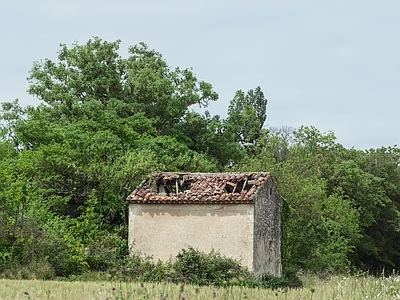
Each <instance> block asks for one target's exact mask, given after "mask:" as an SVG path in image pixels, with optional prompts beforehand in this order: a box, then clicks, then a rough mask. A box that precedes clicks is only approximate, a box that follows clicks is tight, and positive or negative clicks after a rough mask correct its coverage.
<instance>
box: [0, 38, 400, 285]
mask: <svg viewBox="0 0 400 300" xmlns="http://www.w3.org/2000/svg"><path fill="white" fill-rule="evenodd" d="M119 46H120V41H116V42H106V41H103V40H101V39H99V38H93V39H91V40H89V41H88V42H87V43H86V44H83V45H79V44H77V43H76V44H73V45H72V47H70V48H69V47H67V46H66V45H61V47H60V50H59V52H58V60H57V61H52V60H49V59H45V60H43V61H40V62H37V63H35V64H34V65H33V68H32V70H31V72H30V73H29V78H28V80H29V83H30V87H29V91H28V92H29V93H30V94H31V95H33V96H35V97H37V98H38V99H39V100H40V102H41V104H40V105H38V106H36V107H32V106H27V107H21V106H20V105H19V103H18V101H17V100H15V101H13V102H2V103H1V110H0V124H1V125H0V273H2V274H3V276H11V275H7V274H12V273H13V272H17V271H16V270H20V272H21V274H22V273H24V274H25V275H21V277H24V276H25V277H29V276H31V275H30V273H31V272H33V270H35V269H38V268H37V266H43V268H44V269H45V270H46V271H44V270H43V272H42V275H41V276H40V277H42V278H52V277H53V276H58V277H66V278H68V277H71V276H80V275H81V274H86V273H87V272H93V271H95V272H111V270H114V269H115V268H116V266H121V265H123V264H125V265H126V266H127V265H128V262H126V263H123V261H124V260H126V258H127V255H128V246H127V230H126V228H127V205H126V203H125V201H124V199H125V198H126V196H127V195H128V194H129V193H130V192H131V191H132V190H133V189H134V188H135V187H136V185H137V184H138V183H139V182H140V181H141V180H142V179H143V178H144V176H146V175H147V174H149V173H150V172H152V171H155V170H159V171H191V172H197V171H199V172H211V171H227V170H229V171H270V172H272V174H273V175H274V177H275V179H276V182H277V185H278V190H279V193H280V194H281V195H282V196H283V198H284V199H285V207H284V208H285V209H284V218H283V219H284V222H283V228H282V232H283V236H282V243H283V244H282V250H283V257H282V259H283V268H284V270H299V269H300V270H305V271H307V272H324V273H327V274H329V273H331V274H332V273H344V272H349V271H350V272H352V271H356V270H368V271H371V272H375V273H380V272H381V271H382V270H385V271H387V272H391V270H393V269H399V266H400V243H398V240H399V238H400V225H399V224H400V168H399V162H400V149H399V148H397V146H393V147H382V148H378V149H368V150H365V151H362V150H356V149H346V148H344V147H343V146H342V145H340V144H339V143H337V141H336V137H335V136H334V133H333V132H327V133H322V132H320V131H319V130H318V129H317V128H315V127H305V126H302V127H300V128H297V129H291V128H278V129H276V128H268V127H265V126H264V123H265V120H266V117H267V114H266V107H267V100H266V98H265V97H264V94H263V92H262V90H261V88H260V87H256V88H255V89H252V90H249V91H247V92H243V91H241V90H239V91H237V93H236V94H235V95H234V97H233V99H232V101H231V102H230V105H229V107H228V108H227V111H228V116H227V118H226V119H223V118H221V117H220V116H218V115H216V116H212V115H211V114H210V113H209V112H207V111H206V112H205V113H199V112H196V111H195V110H193V107H194V105H200V106H202V107H206V106H207V105H208V103H209V102H210V101H216V100H217V99H218V94H217V93H216V92H215V91H214V90H213V87H212V85H211V84H210V83H207V82H205V81H201V80H198V79H197V78H196V76H195V74H194V72H193V70H191V69H181V68H171V67H169V66H168V64H167V62H166V60H165V59H164V58H163V57H162V55H161V54H160V53H158V52H157V51H155V50H152V49H149V48H148V47H147V45H145V44H143V43H141V44H138V45H135V46H132V47H130V48H129V54H128V57H127V58H123V57H121V56H120V55H119V53H118V50H119ZM171 239H173V237H171ZM137 259H139V258H137ZM192 259H195V257H192ZM130 263H132V264H133V263H134V262H130ZM143 264H144V265H145V264H146V263H145V262H141V261H137V262H136V267H137V268H139V267H140V268H142V267H143V266H144V265H143ZM35 266H36V267H35ZM149 268H150V267H149ZM151 268H154V269H153V270H152V273H154V274H158V273H157V272H161V271H162V269H163V267H162V266H157V265H154V266H152V267H151ZM39 269H40V268H39ZM176 270H177V273H176V274H174V276H178V275H179V276H181V280H189V279H188V278H187V277H190V276H188V274H187V273H185V272H186V271H184V270H185V269H182V270H180V269H179V268H178V266H177V269H176ZM178 270H180V271H178ZM203 271H204V272H205V273H202V274H201V275H200V274H197V275H196V276H197V279H196V280H198V282H197V284H203V282H204V284H205V283H206V282H207V280H210V278H209V277H208V276H209V275H211V274H212V272H211V270H208V271H207V270H203ZM18 272H19V271H18ZM145 273H146V272H141V273H140V274H141V276H144V274H145ZM44 274H46V275H44ZM207 274H208V275H207ZM164 275H165V274H164V273H162V272H161V273H160V274H159V276H160V278H161V277H163V276H164ZM151 276H153V275H151ZM154 276H155V275H154ZM157 276H158V275H157ZM191 276H195V275H191ZM224 276H228V275H224ZM172 277H173V276H172V274H171V278H172ZM234 278H236V279H237V280H239V281H240V279H239V277H234ZM231 279H232V278H231V277H229V276H228V277H225V278H224V277H223V276H222V275H220V280H221V284H222V283H223V282H230V280H231ZM190 280H194V278H192V279H190ZM266 280H267V281H268V280H269V279H266Z"/></svg>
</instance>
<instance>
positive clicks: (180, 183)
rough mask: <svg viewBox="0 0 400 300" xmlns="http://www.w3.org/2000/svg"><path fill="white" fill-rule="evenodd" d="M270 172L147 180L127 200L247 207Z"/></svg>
mask: <svg viewBox="0 0 400 300" xmlns="http://www.w3.org/2000/svg"><path fill="white" fill-rule="evenodd" d="M270 177H271V175H270V173H269V172H248V173H239V172H232V173H178V172H158V173H154V174H152V175H150V176H148V177H147V178H146V179H145V180H143V181H142V183H141V184H140V185H139V186H138V187H137V188H136V189H135V190H134V191H133V192H132V193H131V194H130V195H129V196H128V198H127V201H128V202H129V203H136V204H139V203H140V204H200V203H204V204H221V203H222V204H228V203H229V204H244V203H253V202H254V197H255V195H256V193H255V192H256V191H257V190H258V188H259V187H260V186H261V185H262V184H263V183H265V182H266V181H267V180H268V179H270Z"/></svg>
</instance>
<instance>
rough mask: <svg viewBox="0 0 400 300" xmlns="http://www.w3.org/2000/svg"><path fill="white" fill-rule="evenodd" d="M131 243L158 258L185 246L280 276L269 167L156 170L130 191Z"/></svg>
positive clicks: (276, 202) (278, 200) (277, 209)
mask: <svg viewBox="0 0 400 300" xmlns="http://www.w3.org/2000/svg"><path fill="white" fill-rule="evenodd" d="M127 201H128V203H129V244H130V245H132V248H133V249H134V251H138V252H140V253H143V254H146V255H151V256H153V258H154V259H156V260H157V259H160V260H162V261H166V260H168V259H169V258H170V257H174V256H175V255H176V254H178V252H180V251H181V250H182V249H187V248H188V247H189V246H191V247H193V248H195V249H198V250H200V251H203V252H206V253H208V252H210V251H211V250H212V249H214V250H215V251H217V252H219V253H221V254H223V255H225V256H227V257H231V258H234V259H237V260H239V261H240V262H241V264H242V265H243V266H246V267H248V268H249V269H250V270H252V271H254V272H255V273H257V274H261V273H270V274H272V275H274V276H278V277H279V276H281V269H282V267H281V251H280V206H281V198H280V196H279V195H278V193H277V191H276V188H275V185H274V181H273V179H272V177H271V174H270V173H267V172H257V173H256V172H249V173H170V172H163V173H155V174H152V175H150V176H149V177H148V178H146V179H145V180H144V181H143V182H142V183H141V184H140V185H139V186H138V187H137V188H136V189H135V190H134V191H133V192H132V194H131V195H129V196H128V198H127Z"/></svg>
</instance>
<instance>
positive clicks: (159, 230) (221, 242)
mask: <svg viewBox="0 0 400 300" xmlns="http://www.w3.org/2000/svg"><path fill="white" fill-rule="evenodd" d="M253 228H254V205H253V204H239V205H211V204H210V205H206V204H189V205H184V204H183V205H182V204H161V205H160V204H130V205H129V244H130V245H133V251H139V252H141V253H144V254H147V255H152V256H153V257H154V259H156V260H157V259H160V260H162V261H166V260H168V259H169V258H170V256H171V255H172V256H175V255H176V254H177V253H178V252H179V251H180V250H181V249H183V248H188V246H192V247H193V248H197V249H199V250H200V251H203V252H206V253H208V252H210V251H211V249H214V250H216V251H219V252H220V253H221V254H224V255H226V256H228V257H232V258H235V259H238V260H240V261H241V263H242V265H243V266H246V267H248V268H249V269H250V270H252V268H253V232H254V229H253Z"/></svg>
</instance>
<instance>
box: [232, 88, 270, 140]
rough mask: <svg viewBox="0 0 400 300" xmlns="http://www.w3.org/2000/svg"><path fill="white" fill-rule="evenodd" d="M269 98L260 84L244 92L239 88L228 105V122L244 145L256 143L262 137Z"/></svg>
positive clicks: (236, 138)
mask: <svg viewBox="0 0 400 300" xmlns="http://www.w3.org/2000/svg"><path fill="white" fill-rule="evenodd" d="M267 102H268V101H267V99H266V98H265V97H264V93H263V92H262V90H261V88H260V87H259V86H258V87H256V88H255V89H254V90H249V91H248V92H247V93H244V92H243V91H242V90H238V91H237V92H236V94H235V96H234V98H233V99H232V100H231V102H230V104H229V107H228V118H227V122H228V125H229V127H230V130H231V131H232V132H233V133H234V135H235V140H236V142H239V143H241V144H242V145H246V144H251V143H254V142H255V141H256V140H257V138H259V137H260V134H261V129H262V127H263V125H264V122H265V120H266V118H267V113H266V111H267Z"/></svg>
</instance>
